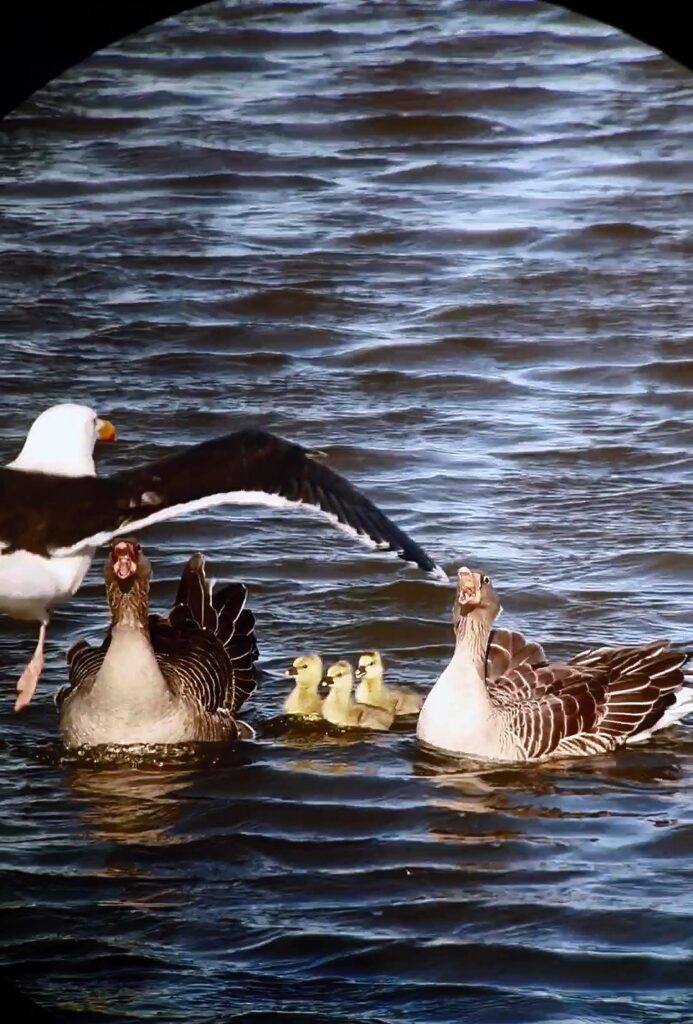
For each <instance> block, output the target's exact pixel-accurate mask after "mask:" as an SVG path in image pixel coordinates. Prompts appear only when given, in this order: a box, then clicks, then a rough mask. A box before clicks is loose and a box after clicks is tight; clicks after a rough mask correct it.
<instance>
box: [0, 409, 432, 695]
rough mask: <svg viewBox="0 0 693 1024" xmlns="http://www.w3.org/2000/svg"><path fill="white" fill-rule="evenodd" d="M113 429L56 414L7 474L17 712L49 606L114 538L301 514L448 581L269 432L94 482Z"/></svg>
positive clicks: (359, 498) (5, 547) (8, 587)
mask: <svg viewBox="0 0 693 1024" xmlns="http://www.w3.org/2000/svg"><path fill="white" fill-rule="evenodd" d="M99 437H101V438H102V439H105V440H108V439H111V438H113V437H115V430H114V428H113V426H112V425H111V424H110V423H109V422H108V421H106V420H101V419H99V418H98V416H97V415H96V413H95V412H94V410H93V409H91V408H89V407H88V406H84V405H74V404H70V403H67V404H62V405H56V406H52V407H51V408H50V409H47V410H46V411H45V412H43V413H42V414H41V415H40V416H39V417H38V418H37V419H36V420H35V422H34V423H33V425H32V426H31V429H30V430H29V433H28V434H27V438H26V441H25V443H24V447H23V448H22V450H21V452H20V453H19V455H18V457H17V458H16V459H15V460H14V461H13V462H11V463H9V465H8V466H4V467H0V611H3V612H6V613H7V614H8V615H10V616H12V617H13V618H15V619H22V620H26V621H33V622H38V623H39V624H40V630H39V639H38V644H37V646H36V650H35V651H34V654H33V656H32V658H31V660H30V661H29V663H28V665H27V666H26V668H25V670H24V672H23V673H22V675H21V677H20V679H19V682H18V684H17V689H18V691H19V696H18V698H17V701H16V704H15V710H19V709H20V708H22V707H24V706H25V705H26V704H28V703H29V701H30V700H31V697H32V695H33V693H34V690H35V688H36V683H37V681H38V679H39V676H40V674H41V671H42V668H43V648H44V642H45V637H46V627H47V625H48V622H49V619H50V613H51V609H52V608H54V607H55V606H56V605H58V604H60V603H62V602H64V601H66V600H67V599H69V598H70V597H71V596H72V595H73V594H75V593H76V591H77V590H78V589H79V587H80V585H81V583H82V580H83V579H84V576H85V575H86V572H87V570H88V568H89V565H90V563H91V560H92V558H93V556H94V553H95V551H96V549H97V548H98V547H99V546H100V545H101V544H108V543H110V541H112V540H113V539H114V538H115V537H118V536H121V535H123V534H128V533H132V532H136V531H138V530H141V529H143V528H145V527H147V526H151V525H153V524H154V523H159V522H162V521H163V520H166V519H171V518H173V517H174V516H179V515H183V514H185V513H187V512H192V511H195V510H199V509H206V508H210V507H212V506H214V505H223V504H265V505H272V506H276V507H280V506H285V505H299V506H304V507H306V508H310V509H311V510H312V511H315V512H318V513H320V514H322V515H323V516H326V517H327V518H328V519H329V520H330V521H331V522H332V523H334V524H335V525H336V526H339V527H340V528H342V529H344V530H347V531H348V532H349V533H351V534H352V535H354V536H356V537H358V538H359V539H360V540H362V541H364V542H365V543H367V544H368V545H370V546H371V547H375V548H383V549H387V550H388V551H392V552H396V553H397V554H398V555H399V556H400V557H401V558H403V559H405V560H406V561H412V562H414V563H416V564H417V565H418V566H420V568H422V569H424V570H426V571H428V572H431V573H433V574H435V575H437V576H439V577H441V578H445V579H447V577H446V576H445V573H444V572H443V570H442V569H440V568H439V567H438V566H436V564H435V563H434V562H433V561H432V560H431V559H430V558H429V556H428V555H427V554H426V553H425V551H423V549H422V548H420V547H419V545H418V544H416V543H415V542H414V541H413V540H411V539H410V538H409V537H408V536H407V535H406V534H405V533H404V532H403V531H402V530H400V529H399V527H397V526H396V525H395V524H394V523H393V522H392V521H391V520H390V519H388V517H387V516H386V515H385V514H384V513H383V512H381V511H380V509H379V508H378V507H377V506H376V505H374V504H373V502H372V501H370V500H369V499H368V498H367V497H366V496H365V495H364V494H362V493H361V491H359V490H357V488H355V487H354V486H353V485H352V484H350V483H349V481H348V480H346V479H345V478H344V477H343V476H340V475H339V474H338V473H336V472H335V471H334V470H333V469H330V468H329V467H328V466H326V465H324V464H323V463H322V462H321V461H319V459H320V457H321V454H322V453H318V452H313V451H309V450H307V449H305V448H302V447H301V446H300V445H298V444H293V443H292V442H290V441H285V440H284V439H283V438H281V437H277V436H276V435H275V434H270V433H268V432H266V431H263V430H252V429H249V430H241V431H236V432H235V433H231V434H225V435H224V436H222V437H218V438H215V439H213V440H211V441H204V442H202V443H201V444H195V445H190V446H189V447H187V448H183V449H182V450H181V451H179V452H177V453H176V454H174V455H168V456H165V457H164V458H161V459H155V460H154V461H153V462H149V463H145V464H143V465H139V466H135V467H134V468H132V469H127V470H124V471H121V472H119V473H115V474H113V475H112V476H109V477H97V476H96V471H95V467H94V459H93V449H94V444H95V441H96V440H97V438H99Z"/></svg>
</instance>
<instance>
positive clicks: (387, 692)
mask: <svg viewBox="0 0 693 1024" xmlns="http://www.w3.org/2000/svg"><path fill="white" fill-rule="evenodd" d="M356 678H357V679H358V680H359V684H358V686H357V687H356V702H357V704H370V705H372V706H373V707H376V708H385V710H386V711H391V712H392V713H393V715H395V716H398V715H418V713H419V711H420V710H421V705H422V704H423V697H422V696H421V695H420V694H418V693H415V692H414V690H408V689H405V688H404V687H396V686H386V685H385V683H384V682H383V659H382V657H381V655H380V652H379V651H367V652H366V653H365V654H362V655H361V657H360V658H359V660H358V667H357V669H356Z"/></svg>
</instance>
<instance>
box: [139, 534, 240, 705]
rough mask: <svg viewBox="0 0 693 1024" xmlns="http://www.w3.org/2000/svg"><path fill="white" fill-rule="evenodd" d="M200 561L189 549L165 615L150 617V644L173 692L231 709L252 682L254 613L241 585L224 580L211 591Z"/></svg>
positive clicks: (199, 702) (200, 556) (202, 559)
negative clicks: (171, 602)
mask: <svg viewBox="0 0 693 1024" xmlns="http://www.w3.org/2000/svg"><path fill="white" fill-rule="evenodd" d="M204 565H205V562H204V556H203V555H201V554H200V553H199V552H198V553H196V554H194V555H193V556H192V557H191V558H190V559H189V561H188V563H187V564H186V566H185V567H184V569H183V572H182V574H181V580H180V584H179V586H178V592H177V594H176V601H175V604H174V607H173V609H172V611H171V613H170V615H169V617H168V618H167V619H165V618H162V617H159V616H151V617H150V636H151V639H152V646H153V648H154V651H155V653H156V656H157V660H158V662H159V665H160V666H161V670H162V672H163V673H164V676H165V677H166V679H167V680H168V682H169V685H171V687H172V688H173V690H174V692H176V693H180V694H181V696H184V697H185V698H186V699H188V700H191V701H193V702H194V703H195V704H197V705H198V706H201V707H203V708H204V709H205V710H207V711H210V712H214V711H218V710H220V709H222V708H224V709H226V710H228V711H230V712H231V713H232V714H235V713H236V712H237V711H238V710H239V709H240V707H241V705H242V704H243V703H244V701H245V700H246V699H247V698H248V697H249V696H250V694H251V693H252V692H253V690H254V689H255V686H256V684H257V677H256V671H255V660H256V659H257V656H258V648H257V643H256V640H255V632H254V627H255V618H254V616H253V614H252V612H250V611H249V610H248V609H246V608H245V607H244V605H245V601H246V597H247V590H246V588H245V587H244V586H243V585H242V584H240V583H230V584H227V585H226V586H224V587H222V588H221V589H220V590H219V591H218V592H217V593H216V594H215V593H213V587H212V586H211V584H210V583H209V581H208V580H207V578H206V575H205V570H204Z"/></svg>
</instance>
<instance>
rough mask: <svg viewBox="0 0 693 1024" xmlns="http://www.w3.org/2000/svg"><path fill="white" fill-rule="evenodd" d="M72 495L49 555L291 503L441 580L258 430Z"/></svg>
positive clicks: (343, 492)
mask: <svg viewBox="0 0 693 1024" xmlns="http://www.w3.org/2000/svg"><path fill="white" fill-rule="evenodd" d="M25 475H26V474H25ZM68 490H69V488H68ZM72 492H73V499H72V500H73V503H74V504H78V505H79V510H78V513H79V514H78V516H77V517H76V518H77V521H76V522H75V516H71V517H70V516H68V517H65V516H63V517H58V518H60V519H61V521H60V523H59V524H57V523H56V528H55V529H51V530H45V529H44V530H43V542H44V546H47V547H48V548H49V550H50V551H51V553H53V554H57V555H69V554H74V553H76V552H77V551H80V550H82V549H84V548H89V547H96V546H98V545H99V544H103V543H106V542H108V541H110V540H111V539H112V538H113V537H115V536H118V535H121V534H124V533H128V532H132V531H134V530H138V529H142V528H144V527H146V526H150V525H151V524H153V523H157V522H161V521H163V520H166V519H171V518H173V517H174V516H178V515H182V514H184V513H185V512H192V511H195V510H196V509H203V508H209V507H211V506H214V505H224V504H267V505H274V506H284V505H287V504H295V505H303V506H306V507H308V508H311V509H313V510H314V511H316V512H319V513H322V514H323V515H324V516H327V517H328V518H329V519H330V520H331V521H332V522H334V523H335V524H336V525H338V526H341V527H342V528H344V529H346V530H348V531H349V532H351V533H352V534H355V535H356V536H357V537H358V538H359V539H361V540H362V541H364V542H365V543H367V544H369V545H370V546H372V547H377V548H383V549H387V550H390V551H394V552H396V553H397V554H398V555H399V556H400V557H401V558H403V559H405V560H406V561H409V562H414V563H416V564H417V565H418V566H420V567H421V568H422V569H424V570H426V571H428V572H435V573H437V574H438V575H442V576H444V577H445V578H446V579H447V577H446V576H445V573H444V572H443V570H442V569H440V567H439V566H437V565H436V564H435V562H434V561H433V560H432V559H431V558H430V557H429V556H428V555H427V554H426V552H425V551H424V550H423V549H422V548H421V547H419V545H418V544H416V543H415V542H414V541H413V540H412V539H411V538H410V537H408V536H407V534H406V533H404V531H403V530H401V529H400V528H399V527H398V526H396V525H395V524H394V523H393V522H392V520H390V519H389V518H388V517H387V516H386V515H385V514H384V512H381V510H380V509H379V508H378V507H377V505H375V504H374V503H373V502H372V501H371V500H370V499H369V498H367V497H366V495H365V494H363V493H362V492H361V491H359V490H358V489H357V488H356V487H354V486H353V484H351V483H349V481H348V480H347V479H346V478H345V477H343V476H341V475H340V474H339V473H337V472H335V471H334V470H333V469H330V468H329V466H326V465H324V464H323V463H322V462H320V461H318V459H317V453H311V452H310V451H308V450H306V449H305V448H303V447H301V445H298V444H293V443H292V442H290V441H285V440H284V439H283V438H280V437H277V436H276V435H274V434H270V433H267V432H266V431H262V430H242V431H238V432H236V433H233V434H226V435H225V436H224V437H219V438H216V439H214V440H211V441H205V442H203V443H202V444H197V445H193V446H191V447H190V448H187V449H185V450H184V451H182V452H179V453H178V454H176V455H170V456H167V457H166V458H163V459H158V460H156V461H155V462H151V463H149V464H147V465H143V466H139V467H136V468H135V469H130V470H126V471H124V472H122V473H118V474H116V475H114V476H112V477H109V478H106V479H104V478H98V479H96V480H94V481H93V482H92V484H88V483H86V482H85V478H81V479H80V481H79V484H78V485H75V481H74V480H73V481H72ZM99 502H100V503H101V504H100V507H99ZM58 525H59V527H60V528H59V529H58V528H57V526H58ZM30 550H34V549H33V548H31V549H30Z"/></svg>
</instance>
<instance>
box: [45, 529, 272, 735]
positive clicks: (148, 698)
mask: <svg viewBox="0 0 693 1024" xmlns="http://www.w3.org/2000/svg"><path fill="white" fill-rule="evenodd" d="M150 577H151V567H150V564H149V561H148V559H147V558H146V557H145V556H144V555H143V553H142V551H141V549H140V546H139V544H138V543H137V542H136V541H133V540H120V541H116V542H114V543H113V545H112V547H111V550H110V554H109V557H108V558H107V559H106V564H105V566H104V578H105V582H106V594H107V597H108V604H109V608H110V612H111V625H110V628H109V631H108V634H107V636H106V639H105V640H104V642H103V643H102V645H101V646H100V647H91V646H90V645H89V644H88V643H87V642H86V641H84V640H81V641H79V643H77V644H75V645H74V647H72V648H71V649H70V651H69V652H68V655H67V663H68V666H69V677H70V683H69V685H68V686H67V687H64V688H63V689H62V690H61V691H60V693H59V694H58V697H57V703H58V706H59V709H60V731H61V733H62V737H63V741H64V743H65V745H66V746H67V747H81V746H98V745H101V744H114V745H118V746H129V745H133V744H173V743H189V742H212V741H220V740H234V739H236V738H237V737H238V736H248V735H253V732H252V729H250V727H249V726H247V725H246V724H245V723H243V722H239V721H238V720H237V717H236V716H237V714H238V711H239V710H240V707H241V705H242V704H243V702H244V701H245V700H246V698H247V697H248V696H249V695H250V694H251V693H252V692H253V690H254V689H255V684H256V678H255V667H254V662H255V660H256V658H257V654H258V651H257V645H256V643H255V636H254V632H253V628H254V624H255V620H254V618H253V615H252V612H250V611H248V610H247V609H245V608H244V605H245V601H246V588H245V587H244V586H243V585H242V584H240V583H230V584H227V585H226V586H223V587H221V588H219V589H218V590H216V591H213V590H212V587H211V585H210V583H209V582H208V580H207V579H206V576H205V570H204V558H203V556H202V555H201V554H195V555H193V556H192V558H191V559H190V560H189V561H188V563H187V565H186V566H185V568H184V569H183V573H182V576H181V580H180V584H179V587H178V593H177V595H176V600H175V603H174V606H173V610H172V611H171V612H170V614H169V615H168V617H163V616H159V615H149V581H150Z"/></svg>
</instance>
